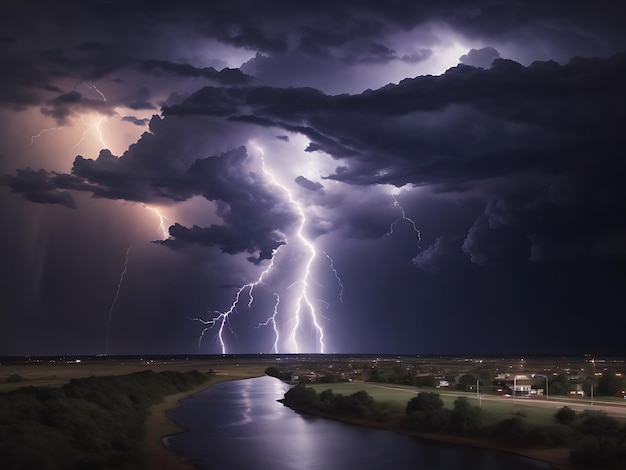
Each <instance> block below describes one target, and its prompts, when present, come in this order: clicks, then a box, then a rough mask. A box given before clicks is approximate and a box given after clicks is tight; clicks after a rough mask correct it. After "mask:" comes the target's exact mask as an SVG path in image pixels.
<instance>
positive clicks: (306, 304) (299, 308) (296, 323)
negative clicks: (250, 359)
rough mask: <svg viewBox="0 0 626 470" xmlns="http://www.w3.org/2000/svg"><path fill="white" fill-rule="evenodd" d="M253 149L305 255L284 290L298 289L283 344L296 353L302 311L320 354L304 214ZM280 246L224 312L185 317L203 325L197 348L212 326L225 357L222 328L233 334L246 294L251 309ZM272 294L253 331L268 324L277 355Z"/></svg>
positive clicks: (312, 252) (311, 257)
mask: <svg viewBox="0 0 626 470" xmlns="http://www.w3.org/2000/svg"><path fill="white" fill-rule="evenodd" d="M254 147H255V149H256V150H257V152H258V154H259V156H260V162H261V169H262V171H263V173H264V174H265V176H266V177H267V179H268V180H269V181H270V183H271V184H272V185H274V186H276V187H277V188H280V189H281V191H283V192H284V194H285V195H286V198H287V200H288V202H289V203H290V204H291V205H292V207H293V208H294V210H295V212H296V213H297V214H298V216H299V223H298V225H297V229H296V232H295V235H296V237H297V239H298V241H299V242H300V244H301V246H302V247H304V251H305V252H306V258H305V261H304V265H303V268H302V270H301V273H300V275H299V278H298V279H297V280H296V281H295V282H293V283H292V284H291V285H290V286H288V287H287V288H288V289H289V288H291V287H294V286H298V287H299V290H298V294H297V297H296V302H295V309H294V313H293V315H292V316H291V318H290V319H289V320H290V323H291V329H290V331H289V334H288V335H287V338H288V340H287V342H288V345H289V348H290V349H291V350H292V351H294V352H296V353H298V352H300V345H299V344H298V333H299V330H300V327H301V322H302V317H303V316H304V315H305V312H307V313H308V315H309V318H310V320H311V323H312V325H313V329H314V331H315V333H316V337H317V342H318V345H319V352H320V353H322V354H323V353H324V350H325V344H324V329H323V328H322V326H321V324H320V320H319V315H318V313H317V310H316V308H315V305H314V304H313V302H312V301H311V293H310V277H311V269H312V265H313V262H314V261H315V259H316V257H317V250H316V249H315V246H314V245H313V243H312V242H311V241H309V239H308V238H307V237H306V236H305V234H304V228H305V226H306V224H307V218H306V214H305V212H304V209H303V207H302V206H301V205H300V203H299V202H298V201H297V200H296V199H295V198H294V197H293V194H292V193H291V191H290V190H289V188H288V187H287V186H285V185H283V184H282V183H280V182H279V181H278V180H277V178H276V177H275V176H274V174H273V173H272V172H271V171H270V170H269V169H268V167H267V165H266V163H265V153H264V151H263V149H262V148H260V147H257V146H254ZM284 246H286V244H285V245H281V246H280V247H278V248H277V249H276V250H275V251H274V253H272V258H271V261H270V264H269V265H268V266H267V268H266V269H265V270H264V271H263V272H262V273H261V274H260V276H259V277H258V278H257V279H256V281H253V282H250V283H247V284H244V285H242V286H241V287H239V288H238V289H237V291H236V293H235V297H234V300H233V301H232V303H231V304H230V307H229V308H228V309H227V310H225V311H214V312H212V313H213V314H214V316H213V317H212V318H210V319H208V320H206V319H203V318H198V317H194V318H190V317H188V319H189V320H192V321H197V322H200V323H202V324H203V325H205V328H204V329H203V330H202V332H201V334H200V337H199V338H198V346H201V344H202V341H203V339H204V336H205V335H206V333H207V332H208V331H209V330H210V329H212V328H214V327H218V332H217V335H216V336H217V338H218V341H219V344H220V346H221V349H222V354H226V344H225V342H224V329H225V328H226V327H228V328H229V329H230V331H231V333H233V334H234V332H233V331H232V329H231V328H230V316H231V315H232V314H234V313H237V307H238V305H239V304H240V303H241V302H242V296H243V295H244V294H245V293H247V295H248V303H247V305H248V308H250V307H251V306H252V303H253V302H254V295H253V293H254V288H255V287H257V286H258V285H259V284H262V283H263V281H264V278H265V277H266V276H267V275H268V273H269V272H270V271H271V270H272V269H273V268H274V266H275V260H276V258H277V257H278V255H279V251H280V250H281V248H283V247H284ZM326 256H327V257H328V259H329V261H330V263H331V269H332V270H333V272H334V273H335V277H336V279H337V280H338V282H339V284H340V286H341V292H342V294H343V284H342V283H341V279H340V278H339V275H338V273H337V271H336V270H335V269H334V265H333V261H332V258H330V256H328V255H326ZM274 295H275V296H276V303H275V304H274V310H273V313H272V314H271V315H270V316H269V317H268V318H267V319H266V320H265V321H264V322H262V323H259V324H258V325H257V328H260V327H262V326H269V325H271V326H272V329H273V331H274V343H273V349H274V352H276V353H277V352H278V347H279V341H280V338H281V335H280V331H279V328H278V323H277V318H278V315H279V305H280V297H279V295H278V294H276V293H274Z"/></svg>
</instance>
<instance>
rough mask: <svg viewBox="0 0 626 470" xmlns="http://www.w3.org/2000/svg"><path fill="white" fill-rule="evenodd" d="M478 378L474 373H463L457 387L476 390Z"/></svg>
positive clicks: (464, 389)
mask: <svg viewBox="0 0 626 470" xmlns="http://www.w3.org/2000/svg"><path fill="white" fill-rule="evenodd" d="M476 380H477V379H476V377H475V376H473V375H472V374H465V375H462V376H461V377H459V383H458V384H457V386H456V388H457V389H458V390H463V391H467V390H476Z"/></svg>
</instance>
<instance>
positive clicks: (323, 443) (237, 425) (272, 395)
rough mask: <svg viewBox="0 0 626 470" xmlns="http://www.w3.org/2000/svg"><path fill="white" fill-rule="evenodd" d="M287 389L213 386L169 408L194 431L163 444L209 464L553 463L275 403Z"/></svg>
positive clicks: (295, 467)
mask: <svg viewBox="0 0 626 470" xmlns="http://www.w3.org/2000/svg"><path fill="white" fill-rule="evenodd" d="M288 388H289V386H288V385H287V384H285V383H283V382H281V381H280V380H278V379H275V378H272V377H259V378H256V379H248V380H239V381H234V382H225V383H222V384H218V385H215V386H213V387H211V388H209V389H208V390H205V391H204V392H201V393H199V394H197V395H195V396H193V397H191V398H189V399H186V400H183V401H182V404H181V407H180V408H177V409H175V410H171V411H170V412H168V416H169V417H170V418H171V419H173V420H174V421H176V422H177V423H179V424H180V425H182V426H184V427H185V428H187V429H189V432H186V433H182V434H178V435H175V436H170V437H168V438H166V440H165V442H166V444H167V445H168V446H170V447H172V448H173V449H174V450H176V451H177V452H179V453H180V454H183V455H185V456H187V457H188V458H189V459H190V460H192V461H193V462H194V463H195V464H197V465H198V466H199V467H201V468H207V469H208V468H210V469H212V470H229V469H242V470H246V469H255V470H270V469H271V470H283V469H284V470H306V469H320V470H341V469H350V468H356V469H359V470H361V469H363V470H366V469H372V470H373V469H380V468H388V469H394V470H402V469H412V470H435V469H437V470H442V469H444V470H445V469H459V468H469V469H473V470H496V469H503V468H506V469H507V470H539V469H548V468H549V466H548V465H546V464H544V463H541V462H537V461H533V460H529V459H524V458H520V457H516V456H512V455H508V454H502V453H498V452H490V451H483V450H479V449H473V448H469V447H462V446H452V445H449V444H441V443H436V442H431V441H422V440H417V439H414V438H411V437H407V436H402V435H399V434H396V433H393V432H390V431H381V430H376V429H369V428H364V427H359V426H351V425H348V424H344V423H340V422H337V421H332V420H326V419H323V418H317V417H310V416H303V415H300V414H298V413H296V412H294V411H292V410H291V409H289V408H287V407H286V406H283V405H282V404H281V403H279V402H277V401H276V400H278V399H280V398H282V397H283V395H284V393H285V391H287V390H288Z"/></svg>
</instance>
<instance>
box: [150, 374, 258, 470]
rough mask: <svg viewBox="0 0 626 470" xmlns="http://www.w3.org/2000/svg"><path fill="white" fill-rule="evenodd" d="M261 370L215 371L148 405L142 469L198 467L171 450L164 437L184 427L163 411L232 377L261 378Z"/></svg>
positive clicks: (237, 378)
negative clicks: (207, 377) (189, 386)
mask: <svg viewBox="0 0 626 470" xmlns="http://www.w3.org/2000/svg"><path fill="white" fill-rule="evenodd" d="M262 375H263V373H261V374H260V375H258V374H257V373H249V374H245V373H244V374H230V373H224V372H221V373H220V372H216V373H215V375H214V376H213V377H211V378H210V379H209V380H208V381H207V382H205V383H203V384H201V385H198V386H197V387H194V388H192V389H191V390H187V391H186V392H180V393H175V394H172V395H167V396H166V397H165V398H164V399H163V401H162V402H161V403H157V404H156V405H154V406H152V407H150V410H149V414H148V416H146V419H145V421H144V430H145V435H144V438H143V440H142V445H141V449H140V451H139V462H140V464H141V468H145V469H152V468H159V469H162V470H197V467H196V466H195V465H194V464H193V462H192V461H190V460H189V459H187V458H186V457H185V456H183V455H180V454H178V453H176V452H175V451H174V449H172V448H170V447H168V446H167V445H165V442H164V439H165V438H167V437H169V436H174V435H176V434H180V433H182V432H186V431H187V429H186V428H184V427H183V426H180V425H178V424H177V423H175V422H174V421H172V420H171V419H170V418H168V417H167V415H166V412H167V411H169V410H173V409H176V408H178V407H179V406H180V402H181V400H184V399H186V398H190V397H192V396H193V395H195V394H197V393H200V392H203V391H204V390H208V389H209V388H211V387H212V386H214V385H217V384H219V383H222V382H230V381H233V380H243V379H252V378H255V377H261V376H262Z"/></svg>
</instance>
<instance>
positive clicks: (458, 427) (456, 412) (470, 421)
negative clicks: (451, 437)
mask: <svg viewBox="0 0 626 470" xmlns="http://www.w3.org/2000/svg"><path fill="white" fill-rule="evenodd" d="M481 422H482V410H481V409H480V408H479V407H477V406H472V405H471V404H470V402H469V400H468V399H467V398H465V397H459V398H457V399H456V400H454V409H453V410H452V414H451V416H450V424H451V427H452V431H454V432H461V433H466V432H471V431H476V430H478V429H479V428H480V425H481Z"/></svg>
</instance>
